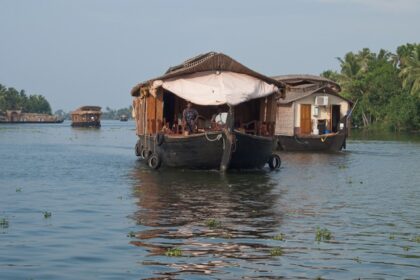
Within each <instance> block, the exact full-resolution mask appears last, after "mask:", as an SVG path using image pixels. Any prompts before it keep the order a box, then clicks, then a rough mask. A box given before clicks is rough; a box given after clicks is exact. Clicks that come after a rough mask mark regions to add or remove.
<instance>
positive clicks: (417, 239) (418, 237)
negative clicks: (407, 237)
mask: <svg viewBox="0 0 420 280" xmlns="http://www.w3.org/2000/svg"><path fill="white" fill-rule="evenodd" d="M411 241H413V242H417V243H420V235H417V236H414V237H413V239H411Z"/></svg>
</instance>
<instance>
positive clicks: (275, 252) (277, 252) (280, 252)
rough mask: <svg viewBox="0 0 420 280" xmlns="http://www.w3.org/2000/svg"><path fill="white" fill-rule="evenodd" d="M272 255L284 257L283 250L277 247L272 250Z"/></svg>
mask: <svg viewBox="0 0 420 280" xmlns="http://www.w3.org/2000/svg"><path fill="white" fill-rule="evenodd" d="M270 255H271V256H273V257H278V256H282V255H283V249H282V248H280V247H276V248H273V249H271V250H270Z"/></svg>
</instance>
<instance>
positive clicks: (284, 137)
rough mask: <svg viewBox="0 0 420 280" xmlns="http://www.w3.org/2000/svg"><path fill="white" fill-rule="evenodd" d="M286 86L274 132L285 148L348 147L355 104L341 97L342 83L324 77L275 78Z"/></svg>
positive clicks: (279, 104)
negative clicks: (349, 130)
mask: <svg viewBox="0 0 420 280" xmlns="http://www.w3.org/2000/svg"><path fill="white" fill-rule="evenodd" d="M273 79H276V80H277V81H280V82H283V83H284V84H285V85H286V90H285V95H286V96H285V98H284V99H279V100H278V102H277V116H276V126H275V135H276V137H277V139H278V148H279V149H280V150H285V151H340V150H342V149H343V148H346V138H347V136H348V127H349V123H348V122H349V116H350V114H349V113H350V112H351V108H352V105H353V103H352V102H351V101H350V100H348V99H346V98H344V97H342V96H340V95H339V92H340V91H341V88H340V86H339V85H338V84H337V83H335V82H333V81H331V80H329V79H326V78H324V77H319V76H313V75H286V76H276V77H273Z"/></svg>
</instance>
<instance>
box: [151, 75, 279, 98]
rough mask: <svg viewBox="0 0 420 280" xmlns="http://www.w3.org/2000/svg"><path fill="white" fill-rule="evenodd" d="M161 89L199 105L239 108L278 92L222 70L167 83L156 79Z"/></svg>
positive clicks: (262, 84) (261, 82)
mask: <svg viewBox="0 0 420 280" xmlns="http://www.w3.org/2000/svg"><path fill="white" fill-rule="evenodd" d="M159 86H162V87H163V88H164V89H166V90H168V91H170V92H172V93H174V94H175V95H177V96H179V97H181V98H183V99H185V100H188V101H191V102H192V103H194V104H197V105H222V104H228V105H237V104H240V103H242V102H245V101H248V100H252V99H257V98H261V97H265V96H268V95H270V94H272V93H274V92H276V91H278V88H277V87H276V86H274V85H270V84H268V83H266V82H264V81H262V80H260V79H257V78H255V77H252V76H249V75H246V74H239V73H235V72H218V71H207V72H199V73H194V74H191V75H187V76H184V77H182V78H179V77H177V78H174V79H168V80H164V81H162V80H155V81H154V82H153V88H155V89H156V88H158V87H159Z"/></svg>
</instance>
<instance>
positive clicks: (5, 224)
mask: <svg viewBox="0 0 420 280" xmlns="http://www.w3.org/2000/svg"><path fill="white" fill-rule="evenodd" d="M8 227H9V221H8V220H7V219H6V218H1V219H0V228H8Z"/></svg>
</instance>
